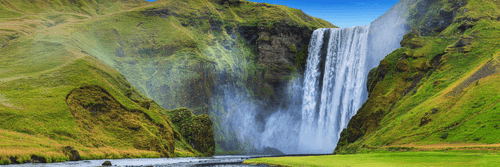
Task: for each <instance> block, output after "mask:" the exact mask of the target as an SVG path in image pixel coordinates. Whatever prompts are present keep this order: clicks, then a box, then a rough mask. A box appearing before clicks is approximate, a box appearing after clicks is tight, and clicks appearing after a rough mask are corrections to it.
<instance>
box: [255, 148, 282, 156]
mask: <svg viewBox="0 0 500 167" xmlns="http://www.w3.org/2000/svg"><path fill="white" fill-rule="evenodd" d="M261 154H267V155H284V154H285V153H283V152H281V151H280V150H278V149H277V148H273V147H266V148H264V150H262V152H261Z"/></svg>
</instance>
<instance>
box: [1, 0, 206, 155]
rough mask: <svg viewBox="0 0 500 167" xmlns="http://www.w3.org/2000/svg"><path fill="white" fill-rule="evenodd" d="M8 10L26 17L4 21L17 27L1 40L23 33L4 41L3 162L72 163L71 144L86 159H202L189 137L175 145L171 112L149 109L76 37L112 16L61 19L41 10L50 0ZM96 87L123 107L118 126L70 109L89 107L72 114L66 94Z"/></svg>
mask: <svg viewBox="0 0 500 167" xmlns="http://www.w3.org/2000/svg"><path fill="white" fill-rule="evenodd" d="M9 2H11V1H9ZM17 2H19V1H17ZM1 4H2V5H4V6H2V7H3V8H9V9H16V10H17V11H19V13H22V14H21V15H16V16H18V17H17V18H5V17H6V16H5V15H2V17H4V18H0V19H2V21H5V22H7V23H12V24H2V27H0V29H1V30H2V33H5V32H7V33H11V34H18V35H15V38H10V37H9V36H8V35H6V36H7V38H2V41H1V42H2V47H1V49H0V55H1V56H0V66H1V67H2V68H1V69H0V72H1V73H2V75H1V77H0V118H1V120H2V121H1V123H0V129H2V130H1V132H0V136H1V137H0V140H1V142H0V143H2V145H1V146H0V157H3V158H6V157H18V158H19V157H22V158H21V159H20V162H23V161H27V160H28V161H29V159H30V156H31V155H33V154H37V155H41V156H43V157H46V158H47V159H52V160H51V161H63V160H67V157H66V156H65V155H63V154H62V149H61V146H65V145H70V146H74V147H76V148H77V149H78V150H79V151H80V154H81V155H82V158H83V159H96V158H126V157H160V156H169V157H171V156H200V155H202V154H200V153H199V152H198V151H196V150H194V149H192V148H191V146H189V145H188V144H187V142H186V141H185V140H184V139H183V138H177V139H174V133H178V132H175V131H176V130H174V129H172V124H171V123H170V120H169V119H168V118H167V117H166V116H164V114H167V112H168V111H167V110H165V109H163V108H161V107H160V106H159V105H157V104H156V103H154V102H153V103H151V104H150V105H151V107H150V108H149V109H145V108H144V107H141V105H142V104H144V102H147V103H148V104H149V102H148V98H147V97H146V96H144V95H142V94H141V93H139V91H138V90H137V89H136V88H135V87H134V86H131V85H130V83H128V81H127V80H126V79H125V77H124V76H123V75H122V74H121V73H119V72H118V71H116V70H115V69H113V68H111V67H109V66H108V65H106V64H104V63H102V62H101V61H99V60H98V59H96V58H95V57H92V56H90V55H88V53H86V52H85V51H83V50H82V49H81V48H80V47H82V45H79V43H78V42H79V40H82V41H84V42H85V40H86V39H83V38H77V37H78V36H76V35H75V34H78V30H77V29H76V28H75V27H77V25H79V24H82V23H85V22H90V21H91V20H93V19H99V18H101V17H106V16H107V15H106V14H105V13H106V12H104V14H102V15H94V14H93V13H90V14H89V13H85V14H83V15H82V14H78V13H72V12H75V11H76V12H78V10H70V11H65V10H62V12H61V11H57V10H56V9H50V8H49V9H47V10H44V11H40V10H38V9H41V8H43V6H44V5H43V4H44V3H43V1H41V2H39V3H38V5H39V6H38V7H33V8H28V7H22V6H19V5H20V4H23V2H19V4H9V3H7V2H2V3H1ZM6 4H7V5H6ZM40 4H42V5H40ZM106 4H107V5H108V6H107V7H109V10H115V9H112V8H115V7H116V6H117V5H118V6H122V7H123V6H134V5H135V2H134V3H133V4H126V5H125V4H121V3H120V2H117V3H112V4H108V3H105V4H103V5H106ZM99 6H101V7H102V5H99ZM19 9H23V10H19ZM121 9H127V8H126V7H123V8H121ZM103 10H104V9H103ZM104 11H107V10H104ZM44 12H45V13H44ZM65 12H69V13H65ZM40 13H41V14H40ZM31 14H36V15H37V16H32V15H31ZM8 17H10V16H8ZM5 22H3V23H5ZM12 25H14V26H12ZM2 37H5V36H4V35H2ZM91 85H96V86H99V87H101V88H103V89H104V90H105V91H106V92H107V93H109V96H108V97H109V98H111V99H113V100H116V101H113V102H111V103H112V104H113V105H118V106H122V107H123V109H118V110H117V111H112V112H117V113H120V115H121V116H119V117H118V119H116V118H114V116H111V117H110V116H109V115H105V114H103V115H99V114H98V115H97V116H90V115H89V114H85V113H84V114H83V115H81V116H82V117H83V118H84V119H75V117H73V116H72V113H71V112H70V108H72V111H73V110H75V109H84V108H81V106H80V108H79V107H78V106H70V107H68V105H67V101H66V98H67V95H68V94H69V93H70V92H71V91H72V90H75V89H78V88H79V87H84V86H91ZM96 98H97V99H96ZM98 98H99V97H98V96H95V97H94V96H91V97H90V98H83V99H82V98H80V99H79V101H78V103H80V102H81V103H87V104H88V105H94V104H99V103H100V102H99V101H95V102H94V101H92V100H98ZM109 104H110V103H108V105H109ZM75 107H76V108H75ZM75 112H76V111H75ZM160 113H163V114H160ZM108 123H109V124H108ZM131 124H133V125H131ZM88 126H91V127H90V129H89V127H88ZM130 126H138V127H132V128H135V129H139V130H135V131H132V130H130V129H127V128H130ZM162 127H163V128H162ZM18 135H19V137H20V136H25V137H23V138H21V139H22V140H21V139H20V138H17V137H16V136H18ZM28 136H29V137H28ZM26 137H27V138H26ZM144 139H148V140H149V139H151V140H152V141H143V140H144ZM45 141H47V142H45ZM49 142H50V143H51V144H49ZM154 144H159V145H154ZM174 145H175V151H174ZM23 159H24V160H23ZM49 162H50V161H49Z"/></svg>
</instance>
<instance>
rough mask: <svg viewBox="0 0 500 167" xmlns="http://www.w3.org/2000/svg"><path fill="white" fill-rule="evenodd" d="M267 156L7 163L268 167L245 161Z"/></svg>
mask: <svg viewBox="0 0 500 167" xmlns="http://www.w3.org/2000/svg"><path fill="white" fill-rule="evenodd" d="M257 157H267V156H266V155H220V156H213V157H186V158H137V159H101V160H84V161H68V162H59V163H25V164H13V165H6V166H9V167H14V166H15V167H96V166H101V165H102V163H104V161H110V162H111V164H112V166H121V167H138V166H154V167H163V166H165V167H167V166H180V167H194V166H196V167H239V166H244V167H249V166H253V167H255V166H257V167H267V165H244V164H242V163H243V161H245V160H247V159H251V158H257Z"/></svg>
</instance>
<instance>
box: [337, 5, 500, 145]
mask: <svg viewBox="0 0 500 167" xmlns="http://www.w3.org/2000/svg"><path fill="white" fill-rule="evenodd" d="M499 7H500V1H498V0H468V1H462V0H440V1H425V0H422V1H418V2H417V3H415V4H414V5H412V6H411V7H410V8H409V10H408V11H407V15H408V16H409V19H408V23H409V26H410V27H412V28H413V30H412V32H411V33H408V34H406V35H405V36H404V38H403V40H402V41H401V46H402V48H400V49H397V50H395V51H394V52H392V53H391V54H389V55H388V56H387V57H386V58H385V59H384V60H382V61H381V62H380V65H379V66H378V67H377V68H375V69H373V70H371V71H370V74H369V83H368V85H367V86H368V90H369V93H370V95H369V98H368V100H367V101H366V102H365V104H364V105H363V106H362V107H361V109H360V110H358V113H357V114H356V115H355V116H354V117H353V118H352V119H351V121H350V122H349V124H348V127H347V129H344V131H342V134H341V139H340V142H339V144H338V146H337V148H336V150H335V153H359V152H366V151H370V150H377V149H390V150H412V149H415V150H446V149H448V150H450V149H451V150H453V149H466V150H474V149H480V150H499V149H498V143H500V136H499V135H498V134H500V127H499V124H500V119H499V113H500V103H499V102H500V94H499V93H498V92H499V91H500V90H499V89H500V86H498V83H500V62H499V61H500V40H499V38H498V37H499V35H500V13H499V12H500V11H499V10H498V9H499Z"/></svg>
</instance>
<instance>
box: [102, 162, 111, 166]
mask: <svg viewBox="0 0 500 167" xmlns="http://www.w3.org/2000/svg"><path fill="white" fill-rule="evenodd" d="M102 166H111V162H110V161H104V163H102Z"/></svg>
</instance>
